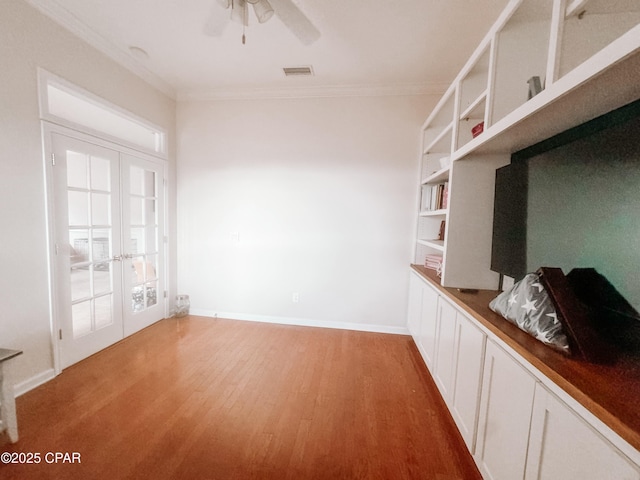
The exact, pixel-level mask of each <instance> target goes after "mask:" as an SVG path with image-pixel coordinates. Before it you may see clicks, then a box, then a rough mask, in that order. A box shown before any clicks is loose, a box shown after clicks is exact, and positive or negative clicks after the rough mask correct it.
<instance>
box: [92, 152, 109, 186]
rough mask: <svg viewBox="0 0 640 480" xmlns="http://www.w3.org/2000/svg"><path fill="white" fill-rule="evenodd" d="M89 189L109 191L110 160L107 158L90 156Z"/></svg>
mask: <svg viewBox="0 0 640 480" xmlns="http://www.w3.org/2000/svg"><path fill="white" fill-rule="evenodd" d="M91 189H92V190H102V191H104V192H110V191H111V162H109V160H105V159H104V158H97V157H91Z"/></svg>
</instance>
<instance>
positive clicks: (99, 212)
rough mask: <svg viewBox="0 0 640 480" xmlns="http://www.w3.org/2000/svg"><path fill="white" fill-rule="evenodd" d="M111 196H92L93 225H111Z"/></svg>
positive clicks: (96, 194)
mask: <svg viewBox="0 0 640 480" xmlns="http://www.w3.org/2000/svg"><path fill="white" fill-rule="evenodd" d="M110 207H111V195H109V194H108V193H92V194H91V224H92V225H111V208H110Z"/></svg>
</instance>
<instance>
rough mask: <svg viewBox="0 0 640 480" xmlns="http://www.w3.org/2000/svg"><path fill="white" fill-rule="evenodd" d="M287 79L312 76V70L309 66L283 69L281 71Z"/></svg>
mask: <svg viewBox="0 0 640 480" xmlns="http://www.w3.org/2000/svg"><path fill="white" fill-rule="evenodd" d="M282 71H283V72H284V74H285V76H287V77H305V76H313V68H311V66H304V67H284V68H283V69H282Z"/></svg>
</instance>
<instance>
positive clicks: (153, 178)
mask: <svg viewBox="0 0 640 480" xmlns="http://www.w3.org/2000/svg"><path fill="white" fill-rule="evenodd" d="M50 136H51V137H50V149H51V154H52V156H51V158H52V167H51V172H52V173H51V177H52V178H51V183H52V185H53V195H52V197H53V218H54V222H53V230H54V233H53V236H54V242H55V248H54V253H55V254H54V256H53V264H54V265H53V269H52V270H53V272H54V282H53V283H54V288H53V292H54V297H55V298H54V301H55V305H56V309H55V310H56V319H57V322H56V323H57V325H58V335H57V337H58V345H59V352H60V363H61V367H62V368H65V367H67V366H69V365H71V364H73V363H76V362H78V361H79V360H82V359H83V358H86V357H88V356H89V355H92V354H93V353H96V352H97V351H99V350H102V349H103V348H106V347H108V346H109V345H112V344H113V343H115V342H117V341H118V340H121V339H122V338H124V337H125V336H127V335H130V334H132V333H134V332H136V331H138V330H140V329H142V328H144V327H146V326H148V325H150V324H151V323H154V322H155V321H157V320H160V319H161V318H163V317H164V298H163V297H164V241H163V239H164V222H163V220H164V188H163V166H162V164H160V163H157V162H154V161H153V160H151V159H148V158H143V156H142V154H140V155H136V154H132V153H130V152H123V151H122V149H121V148H119V147H118V146H117V145H111V144H109V143H107V142H104V141H91V140H88V139H87V138H83V139H81V138H77V137H75V136H70V135H66V134H64V133H60V132H53V131H52V132H51V133H50ZM89 138H90V137H89Z"/></svg>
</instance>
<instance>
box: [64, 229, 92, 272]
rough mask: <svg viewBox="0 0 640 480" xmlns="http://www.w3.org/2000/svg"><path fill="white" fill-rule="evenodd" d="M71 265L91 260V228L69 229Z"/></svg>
mask: <svg viewBox="0 0 640 480" xmlns="http://www.w3.org/2000/svg"><path fill="white" fill-rule="evenodd" d="M69 247H70V248H69V254H70V255H71V265H72V266H73V265H75V264H78V263H82V262H88V261H89V230H86V229H81V230H69Z"/></svg>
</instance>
